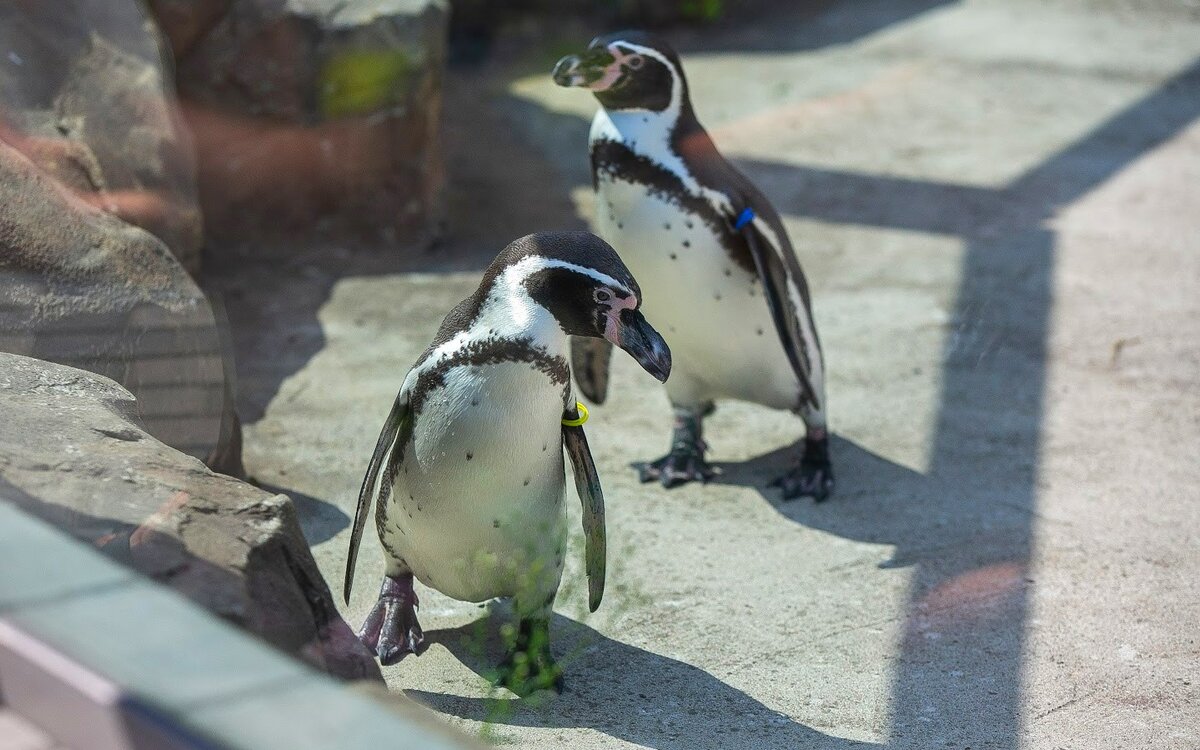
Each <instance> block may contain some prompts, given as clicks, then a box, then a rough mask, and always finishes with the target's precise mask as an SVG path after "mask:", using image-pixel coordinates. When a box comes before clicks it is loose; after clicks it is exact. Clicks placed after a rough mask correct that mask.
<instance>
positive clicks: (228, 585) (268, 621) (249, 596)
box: [0, 354, 379, 679]
mask: <svg viewBox="0 0 1200 750" xmlns="http://www.w3.org/2000/svg"><path fill="white" fill-rule="evenodd" d="M136 411H137V405H136V403H135V401H134V398H133V396H132V395H131V394H130V393H129V392H128V391H126V390H125V389H124V388H122V387H121V386H119V385H117V384H116V383H114V382H112V381H110V380H107V379H105V378H101V377H98V376H96V375H93V374H91V373H87V372H84V371H82V370H76V369H73V368H69V367H63V366H60V365H55V364H52V363H49V362H43V361H40V360H36V359H30V358H26V357H19V356H14V355H10V354H0V424H3V425H4V429H3V430H0V490H2V492H0V494H3V496H4V497H5V498H7V499H9V500H10V501H13V502H16V503H17V504H18V505H20V506H22V508H24V509H25V510H27V511H28V512H30V513H33V514H35V515H37V516H39V517H41V518H43V519H45V520H47V521H50V522H51V523H54V524H55V525H57V526H59V527H62V528H63V529H65V530H66V531H68V532H69V533H71V534H72V535H74V536H76V537H77V538H79V539H81V540H84V541H86V542H88V543H91V544H94V545H96V546H97V547H99V548H100V549H101V550H102V551H104V552H106V553H108V554H110V555H112V556H113V557H115V558H117V559H118V560H120V561H122V562H124V563H126V564H128V565H130V566H132V567H133V568H135V569H137V570H139V571H140V572H142V573H144V574H146V575H148V576H150V577H152V578H155V579H157V580H158V581H160V582H162V583H165V584H166V585H168V586H171V587H172V588H174V589H176V590H177V591H179V592H180V593H182V594H184V595H185V596H187V597H189V598H190V599H192V600H193V601H195V602H197V603H198V604H200V605H202V606H204V607H205V608H207V609H209V610H211V611H213V612H215V613H216V614H218V615H219V616H221V617H223V618H225V619H227V620H229V621H230V622H233V623H235V624H236V625H239V626H241V627H243V628H245V629H247V630H249V631H251V632H253V633H255V634H257V635H259V636H261V637H262V638H263V639H265V640H266V641H268V642H270V643H272V644H274V645H275V646H277V647H279V648H281V649H283V650H284V651H288V652H291V653H294V654H297V655H299V656H301V657H303V658H304V659H306V660H308V661H309V662H312V663H313V664H314V665H316V666H318V667H320V668H321V669H325V670H327V671H329V672H331V673H333V674H335V675H338V676H341V677H345V678H352V679H359V678H372V679H379V668H378V666H377V665H376V663H375V661H374V658H373V657H372V655H371V654H370V653H369V652H367V651H366V649H365V648H364V647H363V646H362V644H361V643H359V641H358V639H357V638H355V637H354V634H353V632H352V631H351V630H350V628H349V626H348V625H347V624H346V623H345V621H343V620H342V619H341V617H340V616H339V615H338V613H337V609H336V608H335V607H334V604H333V599H332V597H331V595H330V592H329V587H328V586H327V585H326V584H325V581H324V580H323V579H322V578H321V574H320V572H319V571H318V570H317V566H316V563H314V562H313V558H312V555H311V553H310V552H309V549H308V544H307V542H306V541H305V539H304V535H303V533H302V531H301V529H300V526H299V524H298V522H297V520H296V513H295V510H294V508H293V506H292V503H291V501H290V500H289V499H288V498H287V497H286V496H284V495H272V494H270V493H267V492H264V491H262V490H260V489H257V488H255V487H252V486H250V485H248V484H246V483H244V482H240V481H238V480H236V479H233V478H231V477H228V476H223V475H220V474H214V473H213V472H211V471H209V470H208V469H206V468H205V467H204V465H203V464H201V463H200V462H199V461H197V460H195V459H193V458H190V457H188V456H185V455H183V454H181V453H179V452H178V451H175V450H172V449H171V448H169V447H168V446H166V445H163V444H162V443H160V442H158V441H157V440H155V439H154V438H152V437H150V435H149V434H147V433H146V431H145V430H144V429H143V428H142V427H141V425H140V424H139V423H138V421H137V419H136V417H135V416H134V415H135V413H136ZM180 647H181V648H187V644H186V643H181V644H180Z"/></svg>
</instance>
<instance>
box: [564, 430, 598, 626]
mask: <svg viewBox="0 0 1200 750" xmlns="http://www.w3.org/2000/svg"><path fill="white" fill-rule="evenodd" d="M576 416H577V415H576V414H575V413H574V409H572V410H570V411H569V412H567V413H566V415H565V417H566V418H567V419H575V418H576ZM562 431H563V445H564V447H566V449H567V455H568V456H570V458H571V469H572V473H573V474H574V475H575V490H576V492H578V493H579V501H580V502H581V503H582V504H583V535H584V542H585V545H584V547H585V553H584V558H585V560H586V569H587V577H588V609H589V610H591V611H592V612H595V611H596V609H597V608H598V607H599V606H600V600H601V599H602V598H604V568H605V563H606V551H605V546H606V537H605V531H604V490H603V489H601V487H600V475H599V474H597V473H596V462H595V461H593V460H592V452H591V450H590V449H589V448H588V442H587V435H585V434H584V432H583V426H582V425H580V426H577V427H568V426H567V425H563V428H562Z"/></svg>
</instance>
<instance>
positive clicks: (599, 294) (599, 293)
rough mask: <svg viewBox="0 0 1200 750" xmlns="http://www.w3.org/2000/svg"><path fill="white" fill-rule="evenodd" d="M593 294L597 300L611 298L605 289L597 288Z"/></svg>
mask: <svg viewBox="0 0 1200 750" xmlns="http://www.w3.org/2000/svg"><path fill="white" fill-rule="evenodd" d="M593 296H594V297H595V298H596V301H597V302H608V301H609V300H610V299H612V295H611V294H609V293H608V290H607V289H597V290H596V293H595V294H594V295H593Z"/></svg>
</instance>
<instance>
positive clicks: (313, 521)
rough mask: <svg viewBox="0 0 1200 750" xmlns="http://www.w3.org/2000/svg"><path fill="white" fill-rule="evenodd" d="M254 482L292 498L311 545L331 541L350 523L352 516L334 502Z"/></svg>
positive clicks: (259, 486)
mask: <svg viewBox="0 0 1200 750" xmlns="http://www.w3.org/2000/svg"><path fill="white" fill-rule="evenodd" d="M252 483H253V484H254V485H255V486H256V487H258V488H260V489H263V490H266V491H267V492H272V493H275V494H277V495H287V496H288V497H290V498H291V499H292V505H294V506H296V515H297V516H298V517H299V520H300V528H301V529H302V530H303V531H304V538H305V540H307V541H308V546H310V547H313V546H316V545H318V544H320V543H321V542H327V541H329V540H330V539H332V538H333V537H335V536H337V533H338V532H339V531H341V530H342V529H344V528H346V527H347V526H349V525H350V516H348V515H346V513H345V511H343V510H342V509H341V508H339V507H338V506H336V505H334V504H333V503H330V502H326V501H325V500H319V499H317V498H315V497H313V496H312V495H306V494H304V493H303V492H299V491H297V490H292V489H288V488H286V487H278V486H276V485H273V484H266V483H263V482H258V481H254V482H252Z"/></svg>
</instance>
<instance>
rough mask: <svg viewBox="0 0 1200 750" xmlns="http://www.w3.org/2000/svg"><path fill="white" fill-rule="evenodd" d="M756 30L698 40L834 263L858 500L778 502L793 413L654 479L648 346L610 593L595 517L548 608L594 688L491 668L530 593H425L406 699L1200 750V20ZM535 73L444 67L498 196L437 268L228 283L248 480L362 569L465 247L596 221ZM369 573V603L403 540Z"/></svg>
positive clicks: (1151, 16)
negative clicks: (638, 467)
mask: <svg viewBox="0 0 1200 750" xmlns="http://www.w3.org/2000/svg"><path fill="white" fill-rule="evenodd" d="M893 6H896V7H898V6H903V9H894V8H893ZM901 10H903V12H901ZM864 19H865V20H864ZM867 21H870V22H869V23H868V22H867ZM738 23H739V25H738V26H737V27H733V28H713V29H710V30H707V31H702V32H692V33H688V34H681V35H680V47H681V48H682V49H683V50H684V53H685V54H684V60H685V64H686V65H687V66H688V70H689V73H690V75H691V80H692V83H693V86H694V89H695V96H696V99H697V108H698V110H699V112H700V115H701V116H702V118H704V119H705V120H706V122H707V124H708V125H709V126H710V127H711V128H712V129H713V130H714V134H715V136H716V137H717V139H718V144H719V145H721V146H722V147H723V148H724V150H725V151H726V153H728V154H729V155H730V156H732V157H734V158H735V159H737V161H738V163H739V164H740V165H742V166H743V168H745V170H746V171H747V172H748V173H749V174H750V175H751V176H752V177H753V178H754V179H755V180H756V182H758V183H759V184H760V185H761V186H762V187H763V188H764V191H765V192H766V193H767V194H768V195H770V196H771V197H772V198H773V199H774V200H775V202H776V204H777V205H778V206H779V207H780V209H781V210H782V211H783V212H784V213H785V222H786V224H787V226H788V230H789V232H790V233H791V235H792V237H793V238H794V240H795V242H796V245H797V246H798V248H799V251H800V253H801V258H802V261H803V263H804V264H805V267H806V269H807V270H808V272H809V275H810V280H811V282H812V286H813V289H814V299H815V304H816V313H817V317H818V321H819V324H820V325H821V327H822V335H823V340H824V343H825V347H826V350H827V353H828V358H829V362H830V365H829V368H830V392H831V404H832V407H831V415H832V416H831V418H832V423H833V427H834V430H835V432H836V433H837V442H836V444H835V446H834V448H835V460H836V461H837V465H838V477H839V487H838V492H837V496H836V498H835V499H833V500H832V501H831V502H830V503H827V504H824V505H821V506H813V505H811V504H807V503H804V502H797V503H787V504H784V503H780V502H779V500H778V497H777V494H776V493H775V492H774V491H772V490H770V489H768V488H767V487H766V484H767V482H768V481H769V480H770V479H771V478H772V476H773V475H774V474H775V473H777V472H778V471H779V470H781V469H782V468H783V467H784V466H785V465H787V463H788V461H789V459H790V456H791V455H792V452H793V451H794V445H793V444H794V442H795V440H796V438H797V436H798V434H799V431H800V429H801V428H800V425H799V423H798V422H797V421H796V420H795V419H793V418H791V417H789V416H787V415H780V414H775V413H772V412H769V411H766V410H763V409H759V408H757V407H754V406H750V405H744V404H728V405H722V407H721V408H720V409H719V410H718V412H717V414H716V415H715V416H714V417H713V419H712V422H711V426H710V428H709V432H708V437H709V438H710V442H711V443H712V456H713V458H715V459H717V460H718V461H720V462H721V467H722V469H723V474H722V477H721V478H720V479H719V480H718V481H717V482H714V483H713V484H711V485H709V486H707V487H688V488H685V489H680V490H676V491H670V492H668V491H664V490H662V489H661V488H658V487H654V486H642V485H639V484H637V483H636V481H635V480H634V477H633V475H632V473H631V472H630V470H629V468H628V464H629V463H630V462H631V461H634V460H638V459H645V458H648V457H653V456H656V455H658V454H660V453H661V452H662V451H663V450H664V449H665V447H666V444H667V440H668V429H669V413H668V408H667V404H666V399H665V397H664V395H663V394H662V392H661V389H660V388H659V387H657V386H656V385H655V384H654V383H653V381H651V380H650V379H649V378H648V377H647V376H645V375H644V373H642V372H640V371H639V370H638V368H637V367H636V366H635V365H633V364H632V363H630V362H628V361H627V359H626V358H622V357H618V358H617V362H616V367H615V374H614V381H613V385H612V397H611V401H610V403H609V404H607V405H605V406H604V407H602V408H597V409H596V410H595V411H594V412H593V420H592V422H591V423H589V425H588V429H589V437H590V440H591V443H592V446H593V451H594V452H595V454H596V458H597V463H598V466H599V469H600V472H601V477H602V479H603V481H604V485H605V489H606V495H607V497H608V503H609V522H610V531H609V534H610V540H611V541H610V544H611V545H612V546H611V550H612V552H611V556H610V557H611V559H610V572H609V586H610V588H609V591H608V594H607V596H606V599H605V603H604V606H603V607H602V608H601V610H600V611H599V612H597V613H596V614H594V615H587V614H585V612H586V607H584V605H583V597H582V581H583V577H582V574H581V572H580V559H581V553H580V551H579V546H580V544H579V539H578V537H576V538H575V540H574V552H573V553H571V554H569V560H570V563H569V568H568V571H567V574H566V576H565V581H566V583H565V584H564V586H565V590H564V592H563V594H562V595H561V596H560V598H559V602H558V605H557V608H556V609H557V612H558V616H557V617H556V619H555V622H554V623H553V627H552V634H553V638H554V639H555V641H556V644H557V646H556V648H557V649H558V652H559V653H560V654H561V655H562V661H563V664H564V666H565V667H566V672H567V674H566V677H567V681H568V686H569V688H570V691H569V692H568V693H566V694H565V695H563V696H560V697H555V698H546V699H543V700H540V701H532V702H524V703H518V702H515V701H513V700H511V696H509V695H508V694H507V693H502V692H500V693H497V692H495V691H493V690H491V689H490V688H489V687H488V686H487V682H486V680H485V679H484V677H485V676H486V674H487V672H488V669H489V667H490V666H491V665H492V664H493V663H494V662H495V661H496V660H498V658H499V652H498V648H499V646H498V641H497V638H496V637H495V630H496V628H497V627H498V625H499V623H501V622H503V621H504V619H505V612H504V609H503V607H488V608H479V607H477V606H476V605H470V604H462V603H458V602H454V601H451V600H449V599H447V598H445V597H443V596H441V595H439V594H436V593H435V592H431V591H429V590H428V589H422V590H421V592H420V593H421V597H422V604H423V607H422V610H421V617H422V621H423V624H424V625H425V629H426V633H427V635H428V636H429V640H430V642H431V645H430V647H429V649H428V651H427V652H426V653H425V654H423V655H422V656H420V657H419V658H409V659H406V660H405V661H404V662H402V663H401V664H400V665H398V666H395V667H392V668H389V669H387V670H385V675H386V677H387V679H388V682H389V685H390V686H391V687H392V688H393V689H394V690H396V691H403V692H405V693H406V694H408V695H409V696H411V697H415V698H417V699H419V700H421V701H422V702H424V703H426V704H428V705H430V706H432V707H433V708H435V709H437V710H439V711H441V712H442V713H443V714H445V715H446V716H447V718H448V720H449V721H451V722H452V723H454V724H457V725H460V726H464V727H466V728H468V729H469V730H472V731H478V732H481V733H484V734H485V735H486V736H488V737H490V738H492V739H494V740H496V741H498V742H504V743H512V744H516V745H519V746H521V747H530V748H538V747H560V746H563V745H564V744H567V743H570V744H571V745H572V746H573V747H577V748H581V749H582V748H621V747H653V748H658V749H660V750H669V749H672V750H673V749H678V750H685V749H686V750H694V749H695V748H795V747H814V748H841V747H853V746H858V745H886V746H888V747H891V748H921V749H922V750H927V749H928V748H932V747H954V748H967V747H971V748H976V750H978V748H1016V747H1048V748H1049V747H1088V748H1140V747H1146V748H1150V747H1188V746H1193V745H1196V744H1197V743H1200V735H1198V734H1197V729H1196V727H1198V726H1200V700H1198V697H1200V696H1197V687H1196V685H1195V684H1194V683H1195V680H1194V676H1193V675H1190V674H1189V672H1190V673H1194V672H1195V666H1196V663H1197V657H1198V656H1200V651H1198V650H1197V645H1196V640H1195V638H1196V636H1195V634H1194V630H1195V628H1194V625H1193V624H1194V623H1195V622H1196V621H1197V619H1198V618H1200V596H1197V594H1198V593H1200V591H1198V590H1197V588H1198V584H1197V580H1200V579H1198V577H1197V573H1198V572H1200V548H1198V547H1197V545H1196V543H1195V539H1196V529H1197V528H1200V526H1198V525H1197V522H1198V521H1200V518H1198V516H1200V508H1198V507H1197V505H1196V503H1195V491H1194V488H1195V487H1196V486H1198V483H1200V465H1198V464H1197V462H1196V461H1195V460H1194V455H1193V454H1194V446H1195V445H1196V443H1197V439H1198V438H1200V421H1198V420H1197V416H1196V415H1197V414H1200V387H1198V386H1200V382H1198V381H1200V375H1198V373H1200V345H1198V342H1200V336H1198V335H1197V334H1200V268H1198V267H1197V263H1198V262H1200V260H1198V259H1200V211H1197V210H1196V209H1197V208H1200V204H1197V190H1196V185H1197V184H1200V183H1198V181H1197V177H1198V176H1200V175H1198V171H1200V126H1197V125H1196V124H1195V121H1196V119H1197V118H1198V117H1200V72H1198V71H1200V68H1198V67H1197V63H1196V61H1197V59H1198V58H1200V16H1198V15H1197V13H1196V11H1195V9H1194V8H1193V7H1191V6H1184V5H1175V4H1171V3H1154V4H1146V5H1139V6H1138V7H1137V8H1136V9H1135V8H1134V7H1133V6H1130V5H1127V4H1124V3H1119V2H1108V1H1107V0H1077V1H1075V2H1071V3H1060V4H1057V5H1055V6H1053V7H1047V6H1045V5H1044V4H1041V3H1034V2H1026V1H1025V0H1020V1H1019V2H999V1H998V0H977V1H974V2H950V3H900V4H888V3H880V2H866V3H848V2H847V3H834V4H831V6H830V7H829V8H828V10H826V11H824V12H823V13H822V14H819V15H817V16H813V15H812V12H811V11H808V12H807V15H805V14H790V13H783V15H781V16H779V17H771V16H763V17H760V18H751V19H741V20H739V21H738ZM800 23H804V24H805V25H804V26H799V25H797V24H800ZM789 24H791V25H790V26H789ZM810 28H816V29H820V30H822V33H826V34H827V37H821V36H820V35H818V36H814V35H813V34H812V33H808V32H807V31H806V29H810ZM586 39H587V36H583V35H581V38H579V39H571V40H564V39H560V38H556V37H554V35H553V34H547V35H546V36H544V37H543V38H541V39H540V42H539V45H540V46H539V47H538V51H536V52H530V53H529V54H530V55H531V56H536V55H538V54H543V52H542V51H543V50H545V49H550V48H557V47H556V45H558V46H562V45H563V44H567V43H568V42H570V43H578V44H582V43H584V42H586ZM823 39H827V41H823ZM523 64H524V63H522V62H520V61H518V62H516V63H513V64H512V66H511V68H506V69H503V70H496V69H491V70H484V71H479V72H476V73H458V74H456V76H455V77H454V78H453V79H452V81H451V84H452V85H451V86H450V87H449V89H452V90H455V91H456V93H455V94H453V95H451V98H450V99H449V100H448V111H447V118H448V119H449V120H450V133H449V136H450V137H449V142H450V146H451V149H452V151H451V158H450V163H451V167H452V171H451V184H468V185H470V186H471V187H472V189H473V190H474V194H475V195H477V196H478V198H477V199H476V200H475V201H474V202H471V201H469V200H466V199H465V198H466V196H464V199H463V200H461V201H458V202H454V201H452V204H454V205H456V206H457V208H456V211H457V213H456V215H455V217H452V218H454V219H455V221H454V223H453V224H452V227H460V228H462V229H461V230H460V231H461V234H459V239H458V240H453V239H452V241H451V244H450V245H449V246H448V247H447V248H446V250H445V254H444V255H441V256H438V257H436V258H407V259H403V260H397V261H396V262H394V263H391V264H390V265H389V264H379V263H376V262H374V261H359V260H356V259H355V258H354V257H353V256H352V255H350V254H348V253H347V251H346V250H344V249H343V250H340V251H339V250H338V249H336V248H335V249H330V248H308V249H304V250H303V251H302V252H300V253H298V255H297V257H296V258H295V260H294V261H293V262H291V263H290V264H287V265H285V266H279V265H275V266H271V267H257V268H256V267H253V266H251V267H246V266H242V267H241V269H240V270H239V272H238V273H237V274H236V275H233V274H225V275H220V274H218V275H217V276H215V277H214V281H215V282H217V283H218V284H219V285H220V286H221V288H223V289H224V290H225V291H226V293H227V294H229V295H231V297H232V299H231V302H230V305H229V307H230V314H231V317H232V318H233V322H234V326H235V335H236V336H237V337H238V338H239V341H238V347H239V355H240V357H241V361H240V363H239V366H240V367H241V368H242V372H243V383H244V384H246V385H247V386H248V387H247V389H246V391H245V392H244V401H245V404H244V407H245V409H246V412H247V413H251V414H254V415H255V416H254V418H253V419H252V420H251V421H252V423H251V424H249V425H248V426H247V432H246V436H247V437H246V441H247V448H246V455H247V466H248V468H249V470H250V471H251V472H252V473H253V474H254V475H255V476H256V477H257V478H258V479H259V480H260V481H262V482H263V483H265V484H268V485H271V486H274V487H278V488H280V489H282V490H283V491H288V492H290V493H293V494H294V495H296V496H298V497H299V498H300V499H301V508H302V511H303V514H304V516H305V523H306V533H308V534H309V535H310V541H311V542H313V543H314V549H315V555H316V557H317V559H318V562H319V564H320V565H321V567H322V570H323V572H324V573H325V575H326V576H327V577H328V578H330V579H331V580H340V578H341V575H342V563H343V560H344V550H345V544H346V538H347V536H348V534H347V530H346V526H347V524H348V518H349V516H350V515H351V514H352V512H353V502H354V498H355V495H356V492H357V488H358V483H359V482H360V481H361V476H362V471H363V470H364V468H365V464H366V461H367V458H368V456H369V453H370V450H371V446H372V445H373V442H374V440H375V437H376V435H377V432H378V429H379V427H380V425H381V423H382V421H383V418H384V416H385V414H386V410H387V408H388V405H389V403H390V400H391V398H392V397H393V394H394V392H395V389H396V388H397V387H398V386H399V384H400V381H401V379H402V377H403V375H404V373H405V371H406V369H407V367H408V366H409V365H410V364H411V362H412V361H413V360H414V359H415V357H416V356H417V354H418V353H419V352H420V350H421V349H423V348H424V346H425V345H426V344H427V343H428V341H429V340H430V338H431V336H432V333H433V331H434V329H435V328H436V325H437V323H438V321H439V320H440V318H441V316H442V315H443V314H444V313H445V312H446V311H447V310H448V309H449V308H450V306H451V305H452V304H453V302H455V301H457V300H458V299H460V298H462V297H463V296H464V295H465V294H466V293H467V292H468V291H469V290H470V289H471V288H472V287H473V286H474V283H475V279H476V275H475V274H474V273H471V270H472V269H473V268H475V269H477V268H479V267H481V266H482V265H483V264H484V263H486V261H487V260H490V257H491V256H492V255H493V254H494V253H495V252H496V251H497V250H498V249H499V248H500V247H501V246H502V245H503V244H505V243H506V242H507V241H508V240H510V239H511V238H512V236H513V235H515V234H519V233H523V232H525V231H532V230H534V229H538V228H548V227H555V226H579V225H580V224H581V223H583V222H584V221H586V219H587V216H588V215H589V212H590V200H589V199H588V195H587V192H588V190H587V184H586V180H587V173H586V158H585V152H584V142H585V138H586V131H587V126H588V124H587V120H588V118H589V117H590V114H591V112H592V111H594V104H593V103H592V102H590V101H588V100H587V99H586V97H584V96H581V95H579V93H578V92H569V91H562V90H559V89H556V88H555V87H553V85H552V84H551V83H550V82H549V80H548V78H546V77H545V76H544V75H542V74H538V75H536V76H529V77H525V76H524V75H520V76H518V75H516V74H515V73H512V72H510V70H511V71H517V70H528V68H523V67H522V65H523ZM489 97H490V98H489ZM463 122H468V123H471V124H472V125H473V127H471V128H465V127H464V126H463V125H462V123H463ZM455 123H458V124H455ZM493 133H495V138H496V139H497V140H498V141H499V142H502V143H503V145H504V147H503V148H499V147H496V146H491V147H489V146H488V145H487V144H488V143H490V141H489V140H488V138H490V137H491V136H492V134H493ZM514 133H515V134H516V135H515V136H514V135H513V134H514ZM485 136H487V137H485ZM456 170H457V172H458V176H457V177H456V174H455V171H456ZM539 195H544V196H545V199H544V201H541V202H539V200H538V196H539ZM564 196H570V199H571V200H570V201H564V198H563V197H564ZM513 212H518V214H519V216H520V217H521V219H522V221H524V222H528V225H527V226H526V227H525V228H523V229H520V230H519V231H515V230H514V227H513V224H514V222H513ZM489 227H494V228H495V230H494V231H495V234H496V236H494V237H493V236H490V235H489V233H488V228H489ZM339 252H340V257H339V256H336V255H335V253H339ZM450 270H453V271H455V273H431V272H440V271H450ZM414 271H421V272H422V273H414ZM464 271H466V272H465V273H464ZM239 295H240V296H239ZM280 341H287V342H290V343H288V344H287V345H285V346H283V350H284V351H283V353H282V354H281V355H277V354H276V352H278V350H279V346H280V345H279V342H280ZM359 566H360V574H359V584H358V588H357V589H356V592H355V596H354V598H353V599H352V601H351V602H350V605H349V606H348V607H347V609H346V613H347V617H348V618H349V619H350V620H351V621H353V622H357V621H359V620H361V618H362V617H363V615H364V614H365V611H366V608H367V607H368V606H369V604H370V600H371V598H372V596H373V593H374V587H375V581H376V580H377V577H378V575H379V572H380V570H381V558H380V556H379V552H378V550H377V548H376V547H375V546H374V545H372V544H370V543H368V544H366V545H365V546H364V555H363V557H362V559H361V560H360V563H359Z"/></svg>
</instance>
